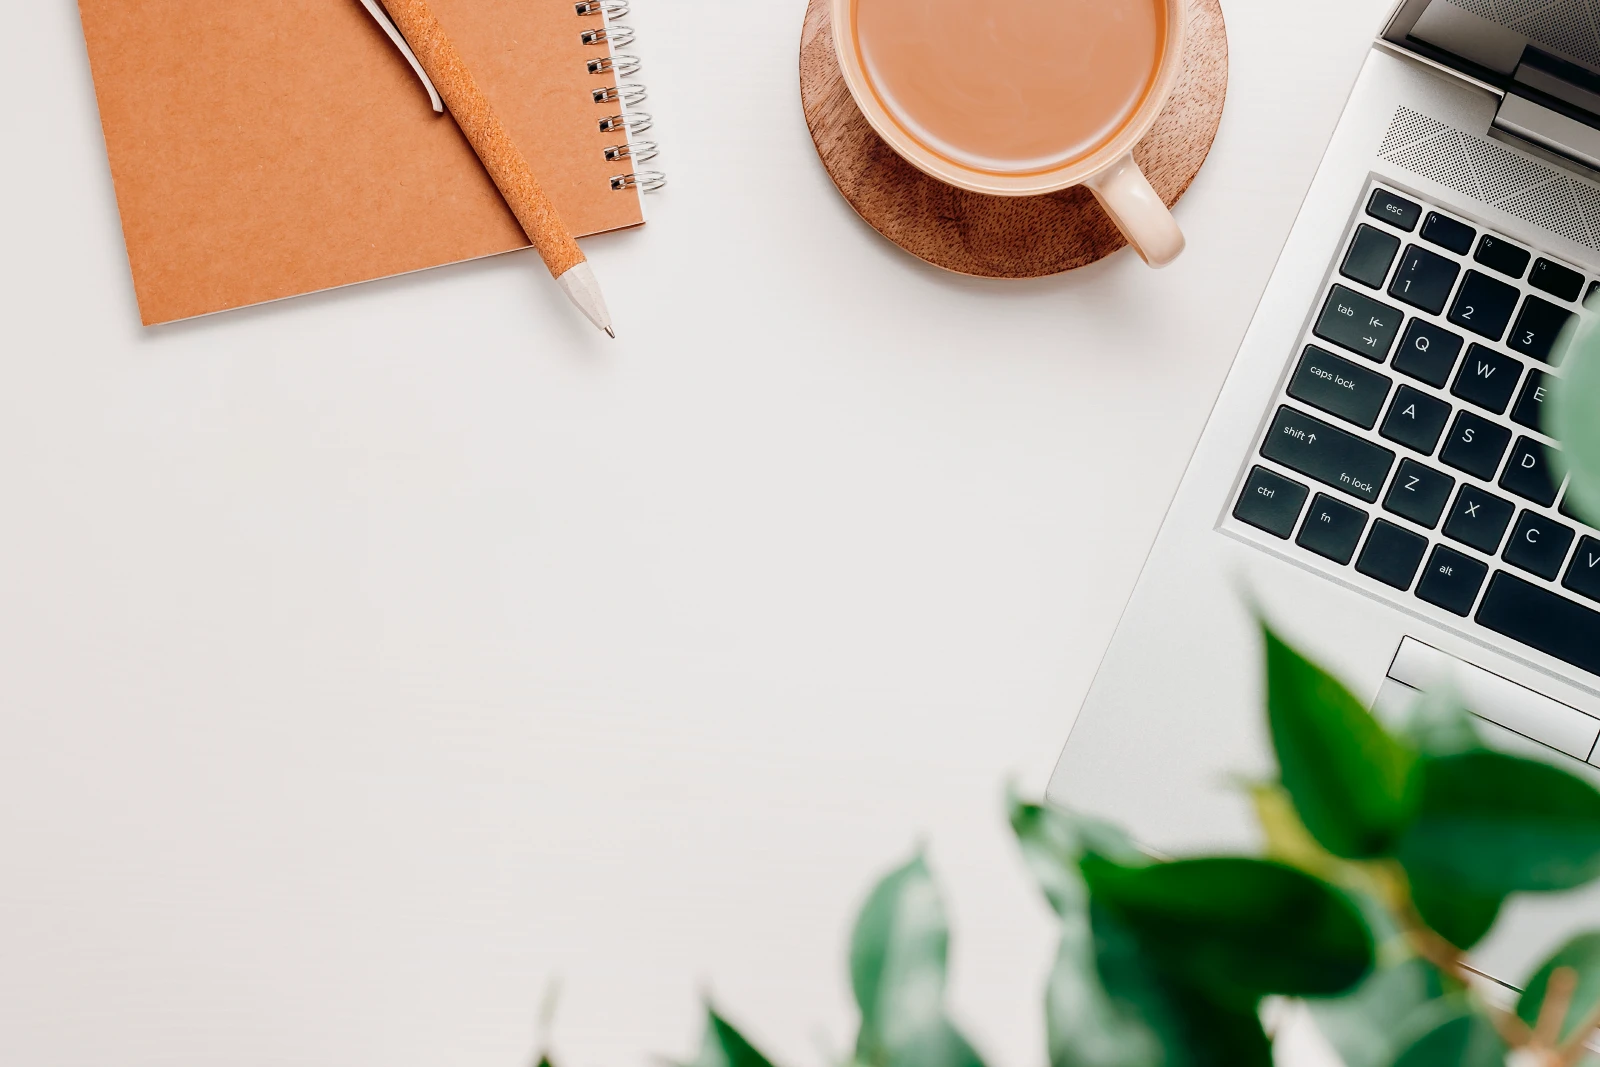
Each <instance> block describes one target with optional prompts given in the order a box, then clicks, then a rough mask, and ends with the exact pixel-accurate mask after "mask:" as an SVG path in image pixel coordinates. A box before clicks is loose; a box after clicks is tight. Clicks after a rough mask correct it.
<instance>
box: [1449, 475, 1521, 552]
mask: <svg viewBox="0 0 1600 1067" xmlns="http://www.w3.org/2000/svg"><path fill="white" fill-rule="evenodd" d="M1515 510H1516V508H1515V507H1513V506H1512V504H1511V501H1509V500H1501V499H1500V498H1499V497H1497V496H1495V495H1494V494H1493V493H1491V492H1488V491H1487V490H1484V489H1479V488H1478V487H1477V486H1475V485H1463V486H1462V487H1461V491H1460V492H1459V493H1457V494H1456V502H1455V504H1454V505H1452V506H1451V508H1450V517H1449V518H1448V519H1446V520H1444V535H1445V536H1446V537H1448V538H1450V540H1452V541H1460V542H1461V543H1462V544H1464V545H1471V546H1472V547H1473V548H1475V549H1477V550H1478V551H1479V552H1482V553H1483V554H1484V555H1486V556H1492V555H1494V554H1495V552H1496V550H1498V549H1499V547H1500V539H1501V538H1502V537H1504V536H1505V535H1506V527H1507V526H1510V525H1511V513H1512V512H1513V511H1515Z"/></svg>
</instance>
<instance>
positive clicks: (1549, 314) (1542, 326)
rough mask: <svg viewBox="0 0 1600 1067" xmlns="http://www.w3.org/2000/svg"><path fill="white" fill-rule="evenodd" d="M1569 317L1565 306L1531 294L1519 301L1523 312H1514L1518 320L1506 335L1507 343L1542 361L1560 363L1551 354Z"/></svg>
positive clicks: (1570, 315) (1570, 314) (1512, 348)
mask: <svg viewBox="0 0 1600 1067" xmlns="http://www.w3.org/2000/svg"><path fill="white" fill-rule="evenodd" d="M1571 318H1572V312H1570V311H1568V310H1567V309H1566V308H1563V307H1556V305H1554V304H1552V303H1550V302H1549V301H1548V300H1540V299H1539V298H1538V297H1536V296H1530V297H1528V299H1526V300H1524V301H1523V302H1522V314H1520V315H1518V316H1517V324H1516V325H1515V326H1513V327H1512V328H1511V336H1510V337H1508V338H1506V347H1508V348H1510V349H1511V350H1512V351H1515V352H1521V353H1522V354H1523V355H1525V356H1532V357H1533V358H1534V359H1537V360H1539V361H1540V362H1542V363H1559V362H1560V360H1552V359H1551V358H1550V354H1551V351H1552V350H1553V349H1554V348H1555V344H1556V339H1557V338H1559V337H1560V336H1561V328H1562V327H1563V326H1565V325H1566V324H1567V322H1568V321H1569V320H1570V319H1571Z"/></svg>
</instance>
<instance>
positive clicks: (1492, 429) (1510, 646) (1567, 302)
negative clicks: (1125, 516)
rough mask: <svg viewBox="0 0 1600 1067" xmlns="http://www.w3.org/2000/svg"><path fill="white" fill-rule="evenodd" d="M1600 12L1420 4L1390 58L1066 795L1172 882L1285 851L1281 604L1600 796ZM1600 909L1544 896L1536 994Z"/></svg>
mask: <svg viewBox="0 0 1600 1067" xmlns="http://www.w3.org/2000/svg"><path fill="white" fill-rule="evenodd" d="M1597 290H1600V3H1597V2H1596V0H1553V2H1552V0H1405V2H1404V3H1401V4H1400V5H1399V7H1398V8H1397V9H1396V10H1395V11H1394V13H1393V14H1392V15H1391V17H1390V19H1389V21H1388V23H1387V25H1386V26H1385V27H1384V28H1383V31H1382V33H1381V34H1380V36H1379V37H1378V38H1377V39H1376V40H1375V41H1374V43H1373V46H1372V48H1371V50H1370V51H1369V53H1368V55H1367V57H1366V61H1365V63H1364V65H1363V67H1362V70H1361V73H1360V75H1359V77H1358V78H1357V80H1356V83H1355V88H1354V90H1353V91H1352V94H1351V96H1350V100H1349V102H1348V104H1347V105H1346V108H1345V110H1344V113H1343V115H1342V116H1341V118H1340V120H1339V124H1338V126H1337V128H1336V130H1335V132H1334V135H1333V140H1332V142H1331V143H1330V145H1329V146H1328V150H1327V154H1326V155H1325V157H1324V158H1323V160H1322V163H1321V165H1320V167H1319V168H1318V171H1317V174H1316V177H1315V179H1314V180H1313V182H1312V184H1311V188H1310V192H1309V193H1308V194H1307V197H1306V200H1305V203H1304V205H1303V206H1302V208H1301V211H1300V213H1299V215H1298V217H1297V219H1296V221H1295V224H1294V228H1293V230H1292V231H1291V232H1290V235H1289V239H1288V242H1287V244H1286V245H1285V247H1284V250H1283V253H1282V256H1281V258H1280V259H1279V261H1278V264H1277V267H1276V268H1275V270H1274V271H1273V274H1272V277H1271V279H1270V281H1269V282H1268V284H1267V288H1266V291H1265V293H1264V295H1263V296H1262V299H1261V304H1260V307H1259V308H1258V309H1257V311H1256V313H1255V317H1254V319H1253V320H1252V322H1251V324H1250V328H1249V330H1248V332H1247V333H1246V336H1245V339H1244V342H1243V345H1242V347H1241V348H1240V350H1239V354H1238V356H1237V358H1236V360H1235V363H1234V365H1233V368H1232V370H1231V371H1230V372H1229V375H1228V377H1227V380H1226V383H1225V384H1224V386H1223V389H1222V392H1221V394H1220V397H1219V399H1218V400H1217V404H1216V407H1215V409H1214V410H1213V411H1212V413H1211V417H1210V419H1209V421H1208V422H1207V425H1206V428H1205V431H1204V433H1203V435H1202V436H1201V439H1200V442H1199V445H1198V446H1197V448H1196V449H1195V453H1194V456H1193V458H1192V460H1191V462H1190V464H1189V467H1188V470H1187V472H1186V473H1185V475H1184V477H1183V480H1182V482H1181V484H1180V485H1179V487H1178V491H1177V495H1176V497H1175V498H1174V500H1173V502H1172V505H1171V507H1170V510H1169V511H1168V513H1167V516H1166V518H1165V520H1164V522H1163V524H1162V526H1161V531H1160V533H1159V535H1158V536H1157V539H1156V542H1155V545H1154V548H1153V549H1152V551H1151V554H1150V557H1149V559H1148V560H1147V561H1146V563H1145V566H1144V569H1143V572H1142V574H1141V575H1140V578H1139V581H1138V584H1137V586H1136V588H1135V590H1134V593H1133V596H1132V599H1131V601H1130V602H1129V604H1128V607H1127V610H1126V612H1125V614H1124V616H1123V618H1122V620H1121V622H1120V623H1119V625H1118V628H1117V631H1116V635H1115V637H1114V638H1113V640H1112V643H1111V646H1110V648H1109V650H1108V651H1107V653H1106V656H1105V659H1104V661H1103V662H1102V664H1101V666H1100V669H1099V671H1098V673H1097V675H1096V677H1095V681H1094V684H1093V686H1092V688H1091V690H1090V692H1089V695H1088V697H1087V699H1086V701H1085V703H1084V705H1083V708H1082V710H1081V712H1080V713H1079V715H1078V717H1077V720H1076V722H1075V723H1074V725H1073V728H1072V731H1071V734H1070V736H1069V737H1068V739H1067V742H1066V746H1065V749H1064V751H1063V753H1062V755H1061V759H1060V762H1059V764H1058V765H1057V767H1056V770H1055V773H1054V775H1053V777H1052V779H1051V782H1050V786H1049V790H1048V796H1049V798H1050V800H1052V801H1053V802H1056V803H1060V804H1064V805H1067V806H1070V807H1073V808H1076V809H1079V810H1084V811H1089V812H1093V813H1096V814H1101V815H1104V816H1106V817H1108V818H1111V819H1114V820H1116V821H1118V822H1120V823H1122V824H1123V825H1125V826H1127V827H1129V829H1130V830H1131V831H1132V832H1133V833H1134V834H1135V835H1136V836H1137V837H1139V838H1140V839H1141V840H1142V841H1144V842H1145V843H1146V844H1147V845H1149V846H1150V847H1152V848H1154V849H1157V850H1159V851H1162V852H1166V853H1169V854H1182V853H1191V852H1194V851H1196V850H1202V849H1204V850H1235V849H1240V848H1254V847H1255V846H1256V844H1257V835H1256V832H1255V822H1254V817H1253V813H1252V811H1251V808H1250V805H1249V801H1248V798H1247V797H1246V796H1245V795H1244V793H1243V791H1242V790H1241V789H1240V788H1239V787H1238V786H1237V785H1236V784H1235V783H1236V781H1237V776H1238V775H1240V774H1246V775H1248V774H1259V773H1266V772H1269V771H1270V769H1271V767H1272V762H1271V748H1270V743H1269V740H1268V737H1267V733H1266V726H1265V722H1264V714H1263V711H1262V706H1263V703H1262V692H1261V689H1262V666H1261V649H1260V638H1259V634H1258V631H1257V629H1256V627H1255V624H1254V620H1253V615H1252V613H1251V607H1250V605H1251V603H1252V602H1253V603H1254V604H1255V605H1256V606H1258V607H1259V608H1260V609H1261V610H1263V611H1264V612H1265V614H1266V615H1267V616H1268V617H1269V618H1270V620H1271V621H1272V622H1273V624H1274V625H1275V626H1277V627H1278V628H1279V629H1280V630H1281V631H1282V632H1284V634H1285V635H1286V636H1287V637H1288V638H1289V639H1290V640H1292V641H1294V642H1295V643H1297V644H1298V645H1299V646H1300V647H1302V648H1303V649H1305V650H1306V651H1307V652H1308V653H1310V654H1312V655H1313V656H1314V657H1316V658H1318V659H1319V660H1320V661H1321V662H1323V663H1324V664H1326V665H1327V666H1328V667H1329V668H1330V669H1332V670H1334V671H1335V672H1337V673H1338V674H1339V675H1340V676H1341V677H1342V678H1344V679H1345V680H1346V682H1347V683H1349V684H1350V685H1351V686H1352V688H1353V689H1354V691H1355V692H1356V693H1357V695H1358V696H1361V697H1363V698H1364V699H1367V700H1370V701H1371V702H1372V704H1373V706H1374V708H1375V709H1376V711H1377V712H1378V714H1379V715H1380V716H1382V715H1388V714H1392V713H1394V712H1395V711H1396V710H1397V709H1401V708H1404V707H1405V706H1407V705H1408V704H1409V703H1410V702H1411V701H1413V700H1414V699H1415V698H1416V697H1417V695H1418V693H1419V692H1422V691H1425V690H1428V689H1430V688H1432V687H1434V686H1437V685H1440V684H1443V683H1444V681H1445V680H1447V679H1448V681H1449V684H1451V685H1454V686H1455V687H1456V688H1457V689H1458V690H1459V691H1461V692H1462V693H1463V695H1464V696H1465V697H1466V699H1467V701H1468V703H1469V705H1470V706H1471V708H1472V710H1473V711H1474V712H1475V713H1477V714H1478V715H1479V716H1480V717H1481V718H1482V719H1483V722H1482V732H1483V734H1484V735H1485V738H1486V740H1487V741H1488V742H1489V743H1490V744H1492V745H1495V746H1497V747H1501V748H1504V749H1506V750H1509V751H1513V752H1517V753H1522V754H1528V755H1532V756H1535V757H1536V758H1542V759H1547V760H1550V761H1553V762H1556V763H1559V764H1560V765H1561V766H1563V767H1565V768H1566V769H1568V770H1570V771H1573V772H1575V773H1577V774H1580V775H1584V776H1587V777H1588V778H1589V779H1590V780H1591V781H1593V782H1595V783H1596V785H1600V745H1597V741H1600V530H1597V529H1596V528H1595V527H1593V526H1591V525H1586V524H1585V521H1584V520H1583V519H1582V518H1580V517H1578V516H1577V515H1575V514H1573V512H1572V509H1571V508H1569V507H1568V506H1567V503H1566V501H1565V499H1564V489H1565V487H1564V486H1563V484H1562V480H1561V478H1560V476H1559V475H1558V474H1556V473H1555V472H1554V471H1553V470H1552V467H1551V464H1550V461H1549V458H1548V453H1547V451H1546V449H1547V447H1548V446H1549V445H1550V444H1551V443H1552V442H1551V441H1550V439H1549V438H1548V437H1546V436H1545V434H1544V433H1542V432H1541V429H1540V427H1541V424H1542V423H1541V411H1542V409H1543V405H1544V403H1545V399H1546V397H1547V395H1548V390H1549V385H1550V383H1551V381H1552V380H1553V379H1554V378H1556V377H1559V375H1560V374H1561V368H1560V367H1559V366H1558V365H1556V364H1557V363H1558V362H1559V359H1558V356H1556V355H1555V354H1553V351H1554V350H1553V347H1552V346H1553V345H1554V342H1555V340H1556V337H1557V335H1558V333H1559V332H1560V330H1561V329H1562V327H1563V326H1565V325H1566V324H1567V323H1568V322H1569V321H1570V320H1571V319H1572V318H1573V317H1574V316H1585V315H1592V314H1600V297H1597V298H1596V299H1595V300H1593V301H1592V302H1591V303H1592V304H1593V306H1594V307H1595V309H1596V310H1594V311H1587V310H1585V308H1584V302H1585V300H1586V299H1588V298H1589V297H1590V296H1591V294H1593V293H1595V292H1596V291H1597ZM1597 921H1600V888H1594V887H1591V888H1590V889H1588V890H1584V891H1579V892H1577V893H1574V894H1565V895H1553V896H1523V897H1519V898H1515V903H1514V904H1513V906H1512V907H1511V908H1510V909H1509V910H1508V911H1507V912H1506V914H1505V916H1504V918H1503V919H1502V922H1501V924H1500V926H1499V927H1498V928H1497V932H1496V934H1495V935H1494V936H1493V937H1492V938H1491V939H1490V940H1489V941H1487V942H1486V943H1485V944H1483V945H1482V946H1481V947H1480V948H1479V949H1478V950H1477V951H1475V953H1474V957H1473V961H1474V965H1475V966H1477V967H1478V968H1480V969H1482V970H1483V971H1484V972H1485V973H1486V974H1488V975H1489V976H1491V977H1493V978H1495V979H1497V980H1500V981H1502V982H1505V983H1507V984H1515V983H1517V982H1519V981H1521V980H1524V979H1525V978H1526V977H1527V976H1528V975H1529V974H1530V973H1531V971H1532V969H1533V968H1534V967H1535V966H1536V964H1537V962H1538V961H1540V960H1542V959H1543V958H1544V957H1545V956H1547V955H1548V953H1549V952H1551V951H1552V950H1553V949H1554V948H1555V947H1556V946H1557V945H1558V944H1559V943H1560V942H1562V941H1564V940H1565V939H1566V938H1567V937H1569V936H1570V935H1571V934H1573V933H1574V932H1576V931H1577V930H1578V929H1579V928H1580V927H1592V926H1594V925H1595V924H1596V922H1597Z"/></svg>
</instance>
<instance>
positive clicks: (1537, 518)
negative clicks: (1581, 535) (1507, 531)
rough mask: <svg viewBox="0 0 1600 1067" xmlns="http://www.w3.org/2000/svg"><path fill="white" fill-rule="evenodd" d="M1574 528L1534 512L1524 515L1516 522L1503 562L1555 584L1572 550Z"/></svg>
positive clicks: (1524, 513)
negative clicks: (1570, 549) (1568, 551)
mask: <svg viewBox="0 0 1600 1067" xmlns="http://www.w3.org/2000/svg"><path fill="white" fill-rule="evenodd" d="M1574 536H1575V535H1574V533H1573V531H1572V527H1570V526H1563V525H1561V524H1560V523H1559V522H1556V521H1555V520H1554V519H1547V518H1545V517H1544V516H1543V515H1540V514H1537V513H1536V512H1532V511H1524V512H1523V513H1522V514H1521V515H1520V516H1518V518H1517V528H1516V529H1514V530H1512V531H1511V540H1509V541H1507V542H1506V551H1505V555H1504V556H1502V557H1501V558H1502V559H1504V560H1505V561H1506V562H1507V563H1509V564H1511V565H1512V566H1513V567H1519V568H1521V569H1522V570H1525V571H1527V572H1528V573H1530V574H1537V575H1538V576H1539V577H1541V578H1548V579H1549V580H1550V581H1552V582H1553V581H1555V580H1556V575H1558V574H1560V573H1561V564H1562V563H1563V562H1564V561H1565V560H1566V558H1567V549H1569V548H1571V547H1572V538H1573V537H1574Z"/></svg>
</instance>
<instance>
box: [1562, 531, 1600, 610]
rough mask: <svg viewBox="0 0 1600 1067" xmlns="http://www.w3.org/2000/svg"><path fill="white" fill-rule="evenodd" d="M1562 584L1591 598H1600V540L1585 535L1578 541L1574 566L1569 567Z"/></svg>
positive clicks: (1573, 558)
mask: <svg viewBox="0 0 1600 1067" xmlns="http://www.w3.org/2000/svg"><path fill="white" fill-rule="evenodd" d="M1561 584H1562V585H1564V586H1566V587H1567V588H1568V589H1570V590H1572V591H1573V592H1574V593H1579V594H1581V595H1583V596H1586V597H1588V598H1589V599H1590V600H1600V541H1597V540H1595V539H1594V538H1593V537H1585V538H1584V539H1583V540H1581V541H1579V542H1578V551H1577V553H1576V554H1575V555H1574V556H1573V557H1572V566H1570V567H1568V568H1567V577H1566V580H1565V581H1563V582H1562V583H1561Z"/></svg>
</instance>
